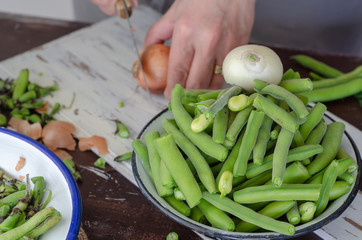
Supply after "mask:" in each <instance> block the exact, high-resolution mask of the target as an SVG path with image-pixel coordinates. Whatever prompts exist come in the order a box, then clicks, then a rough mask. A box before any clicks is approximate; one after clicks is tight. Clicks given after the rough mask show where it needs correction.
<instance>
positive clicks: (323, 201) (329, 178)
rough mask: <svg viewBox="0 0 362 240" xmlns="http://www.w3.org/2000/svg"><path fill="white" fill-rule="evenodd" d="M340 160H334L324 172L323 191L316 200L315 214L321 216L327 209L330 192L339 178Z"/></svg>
mask: <svg viewBox="0 0 362 240" xmlns="http://www.w3.org/2000/svg"><path fill="white" fill-rule="evenodd" d="M337 167H338V161H337V160H334V161H332V162H331V163H330V164H329V166H328V167H327V169H326V171H325V172H324V174H323V179H322V187H321V192H320V194H319V198H318V200H317V202H316V205H317V209H316V211H315V213H314V216H315V217H317V216H319V215H320V214H321V213H322V212H323V211H324V209H326V207H327V204H328V201H329V192H330V190H331V188H332V186H333V184H334V183H335V181H336V178H337Z"/></svg>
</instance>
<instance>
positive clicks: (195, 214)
mask: <svg viewBox="0 0 362 240" xmlns="http://www.w3.org/2000/svg"><path fill="white" fill-rule="evenodd" d="M190 218H191V219H192V220H194V221H196V222H199V223H202V224H207V219H206V217H205V215H204V214H203V213H202V212H201V210H200V208H198V207H193V208H192V209H191V214H190Z"/></svg>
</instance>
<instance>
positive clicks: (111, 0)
mask: <svg viewBox="0 0 362 240" xmlns="http://www.w3.org/2000/svg"><path fill="white" fill-rule="evenodd" d="M91 1H92V3H94V4H95V5H98V7H99V8H100V9H101V10H102V11H103V12H104V13H105V14H108V15H115V14H116V13H117V9H116V1H117V0H91ZM131 5H132V7H137V6H138V0H131Z"/></svg>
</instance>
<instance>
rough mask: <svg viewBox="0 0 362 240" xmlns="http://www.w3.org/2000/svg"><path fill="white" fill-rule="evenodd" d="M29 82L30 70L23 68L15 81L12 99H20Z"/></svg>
mask: <svg viewBox="0 0 362 240" xmlns="http://www.w3.org/2000/svg"><path fill="white" fill-rule="evenodd" d="M28 84H29V70H28V69H23V70H21V71H20V74H19V77H18V78H17V79H16V81H15V87H14V90H13V95H12V99H13V100H18V99H19V97H20V96H21V95H23V94H24V92H25V91H26V89H27V87H28Z"/></svg>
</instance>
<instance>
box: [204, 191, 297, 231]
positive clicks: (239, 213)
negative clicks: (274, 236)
mask: <svg viewBox="0 0 362 240" xmlns="http://www.w3.org/2000/svg"><path fill="white" fill-rule="evenodd" d="M202 197H203V199H205V200H206V201H208V202H209V203H211V204H212V205H214V206H215V207H217V208H219V209H220V210H222V211H224V212H227V213H229V214H232V215H234V216H236V217H238V218H240V219H241V220H243V221H245V222H249V223H252V224H254V225H256V226H258V227H261V228H263V229H266V230H271V231H275V232H279V233H282V234H285V235H293V234H294V233H295V227H294V226H293V225H291V224H289V223H286V222H282V221H277V220H275V219H273V218H270V217H267V216H264V215H262V214H260V213H257V212H255V211H253V210H251V209H249V208H247V207H244V206H243V205H240V204H238V203H236V202H234V201H232V200H231V199H229V198H226V197H225V198H220V195H218V194H210V193H207V192H204V193H203V194H202Z"/></svg>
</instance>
